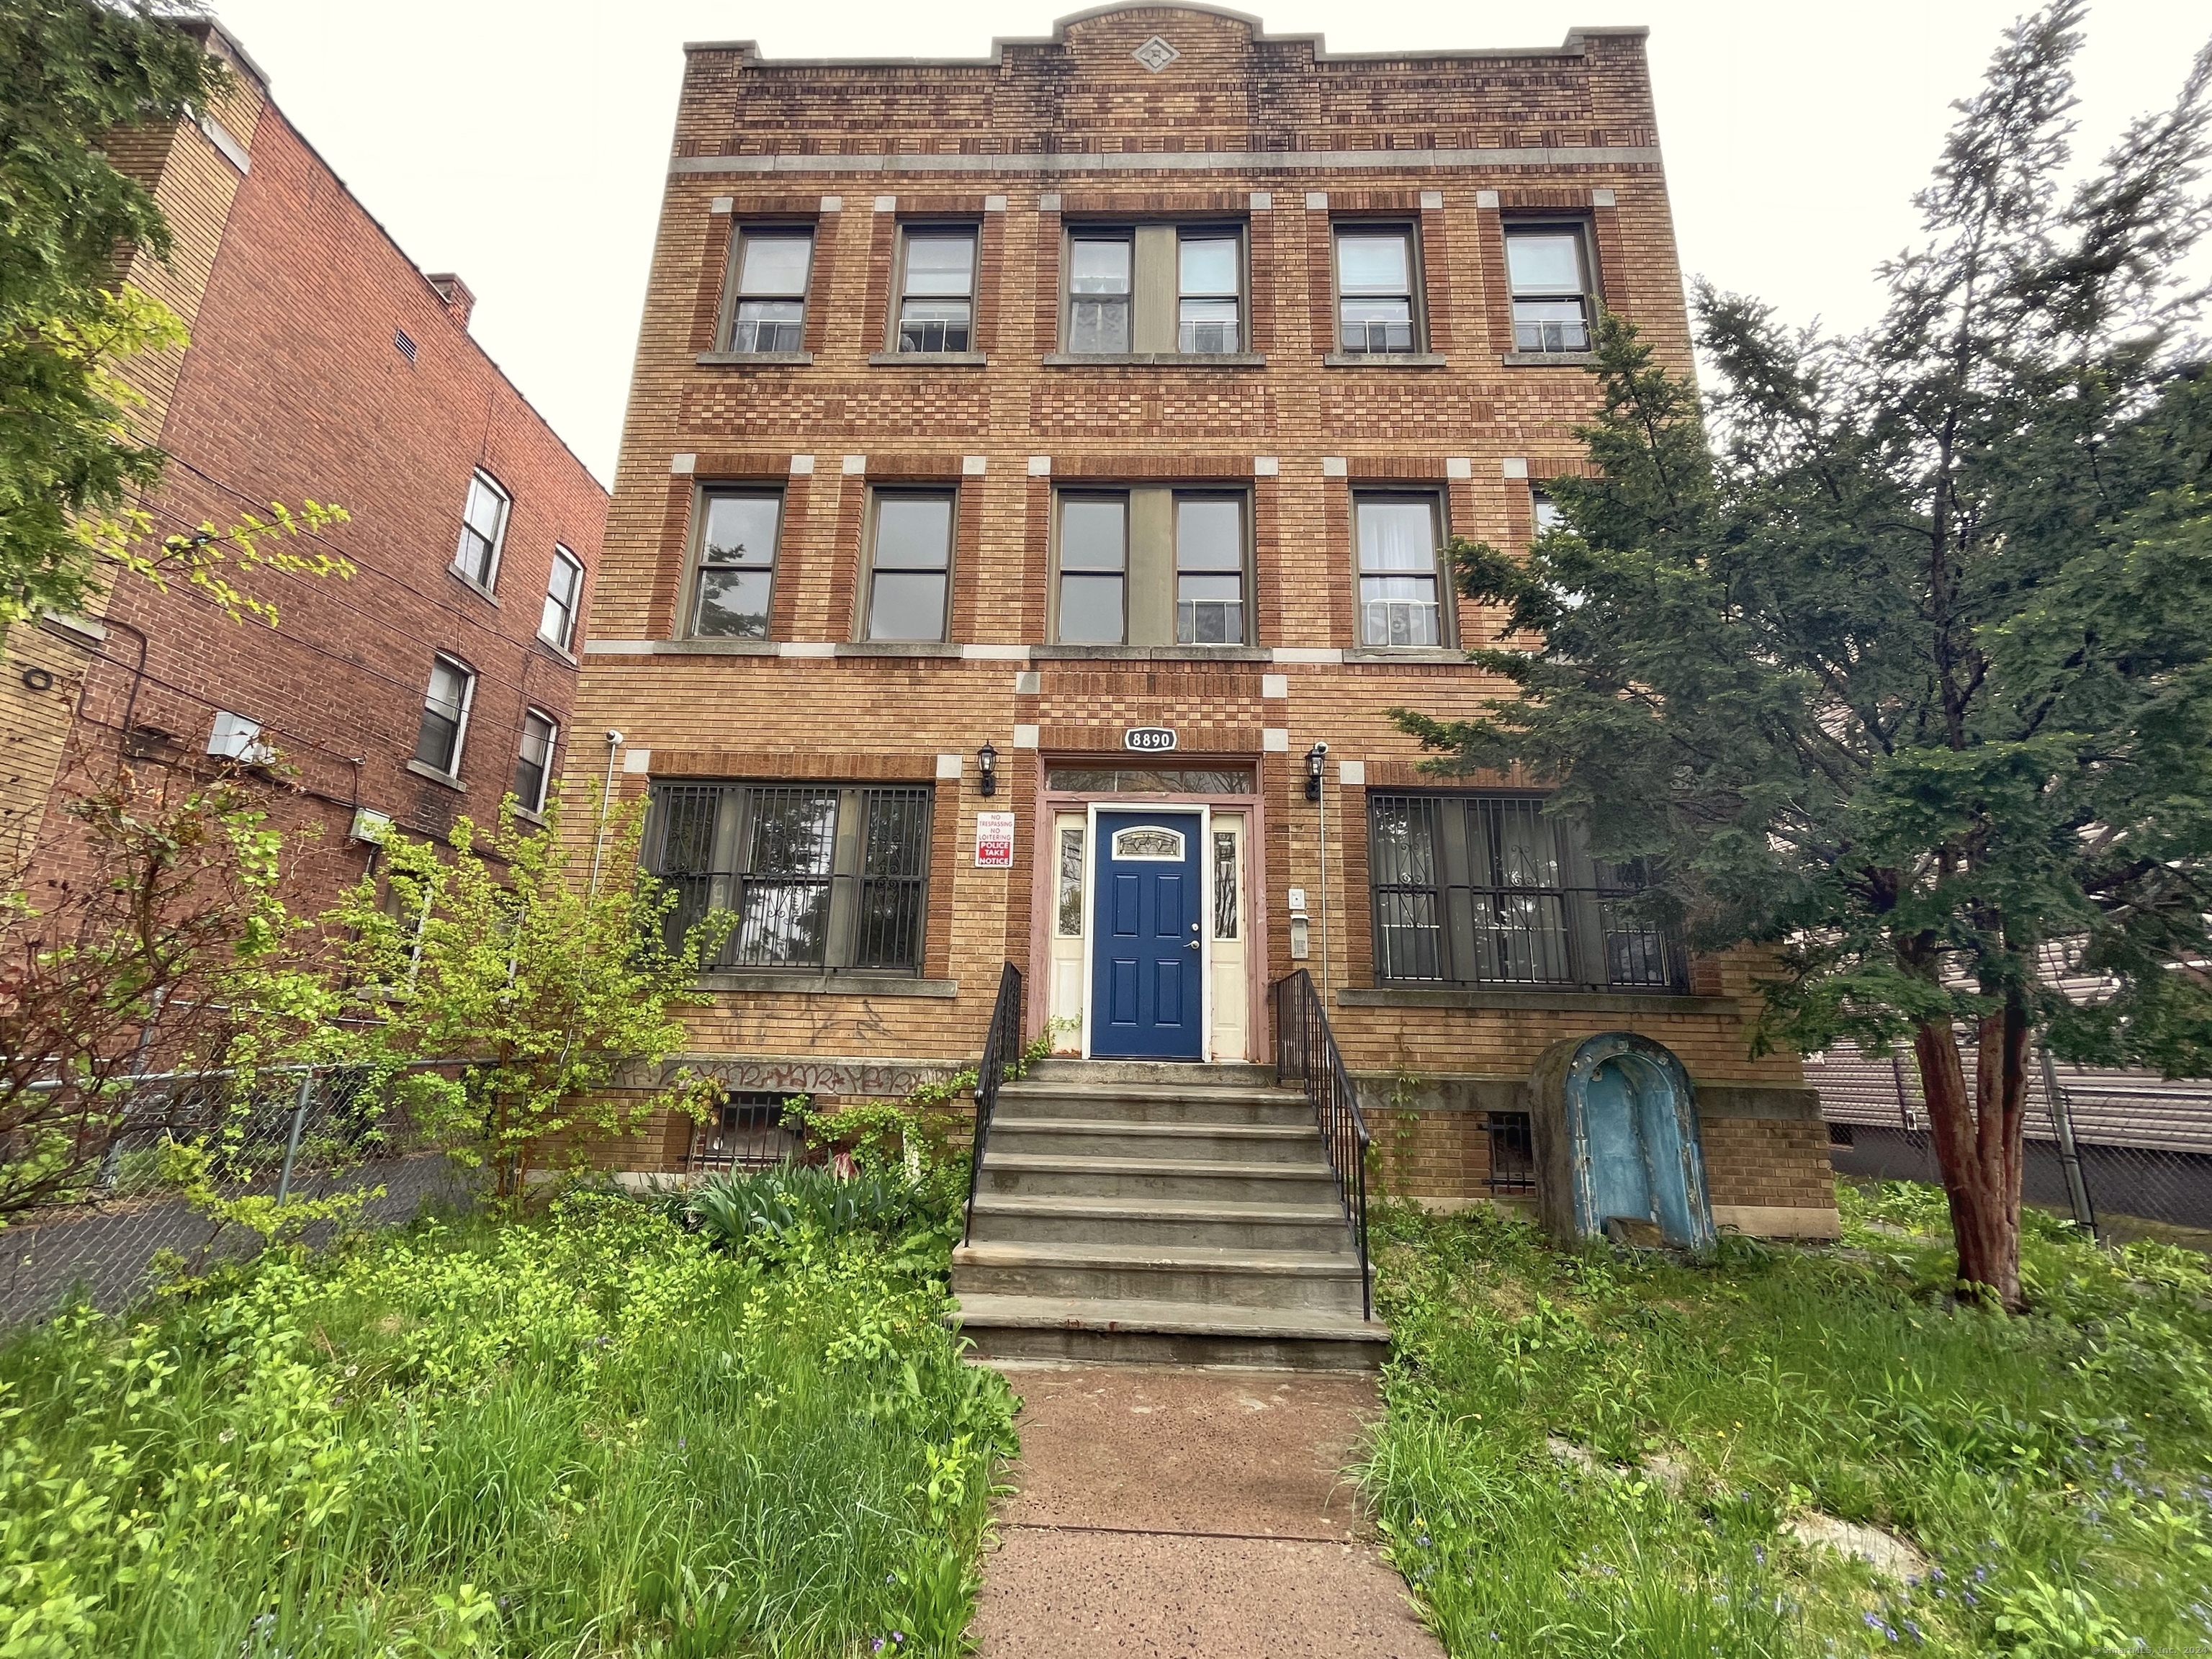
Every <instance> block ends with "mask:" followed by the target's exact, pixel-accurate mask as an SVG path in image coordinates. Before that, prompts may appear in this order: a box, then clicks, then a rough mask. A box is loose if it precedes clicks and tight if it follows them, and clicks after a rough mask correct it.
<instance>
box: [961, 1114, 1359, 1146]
mask: <svg viewBox="0 0 2212 1659" xmlns="http://www.w3.org/2000/svg"><path fill="white" fill-rule="evenodd" d="M1001 1129H1020V1130H1031V1129H1034V1130H1036V1131H1038V1132H1040V1133H1051V1134H1060V1135H1068V1134H1074V1135H1148V1136H1157V1137H1158V1138H1159V1139H1162V1140H1310V1141H1312V1142H1313V1143H1314V1145H1315V1146H1320V1145H1321V1135H1320V1132H1319V1131H1317V1130H1316V1128H1315V1127H1314V1126H1313V1125H1312V1124H1310V1123H1294V1124H1275V1123H1152V1122H1138V1123H1132V1122H1129V1121H1127V1120H1125V1119H1122V1118H1110V1117H1109V1118H1100V1117H1009V1116H994V1118H992V1120H991V1133H993V1134H996V1133H999V1131H1000V1130H1001Z"/></svg>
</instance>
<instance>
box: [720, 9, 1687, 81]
mask: <svg viewBox="0 0 2212 1659" xmlns="http://www.w3.org/2000/svg"><path fill="white" fill-rule="evenodd" d="M1118 11H1194V12H1203V13H1205V14H1206V15H1208V16H1212V17H1226V18H1229V19H1230V20H1231V21H1235V22H1238V23H1244V24H1248V25H1249V26H1250V27H1251V30H1252V38H1253V40H1255V41H1266V42H1267V44H1269V45H1271V46H1294V45H1297V43H1299V42H1301V41H1303V42H1304V43H1306V44H1307V45H1310V46H1312V47H1313V55H1314V61H1315V62H1316V63H1320V64H1373V63H1391V62H1398V61H1402V60H1403V59H1406V58H1430V59H1438V60H1445V61H1452V60H1462V61H1463V60H1467V59H1471V58H1478V59H1479V58H1579V57H1582V56H1583V41H1584V40H1588V39H1590V38H1592V37H1594V36H1601V35H1616V36H1627V37H1630V38H1632V39H1636V40H1642V39H1644V38H1645V37H1646V36H1648V35H1650V33H1651V31H1650V28H1649V27H1646V26H1644V24H1641V23H1632V24H1623V25H1619V26H1614V27H1584V26H1583V25H1581V24H1576V25H1574V26H1572V27H1570V28H1569V29H1568V30H1567V35H1566V39H1565V40H1563V41H1561V42H1560V43H1559V45H1558V46H1461V47H1438V48H1436V49H1433V50H1429V51H1415V52H1330V51H1328V49H1327V47H1326V46H1325V44H1324V43H1325V41H1326V39H1327V37H1326V36H1324V35H1322V34H1319V33H1313V34H1270V33H1267V29H1266V27H1265V25H1264V24H1263V23H1262V22H1261V20H1260V19H1259V18H1257V17H1255V16H1253V15H1251V14H1250V13H1249V12H1243V11H1234V10H1231V9H1230V8H1229V7H1227V6H1212V5H1207V4H1205V3H1203V0H1109V3H1108V4H1105V5H1103V6H1092V7H1090V8H1089V9H1086V10H1083V11H1076V12H1070V13H1069V14H1068V15H1066V16H1065V17H1060V18H1056V19H1054V21H1053V26H1052V33H1050V34H1000V35H994V36H993V37H992V38H991V50H990V52H989V53H988V54H987V56H985V57H981V58H765V57H763V56H762V55H761V49H760V43H759V42H758V41H757V40H687V41H685V42H684V52H686V53H690V52H736V53H738V55H739V56H740V57H742V58H744V59H745V60H746V61H747V62H748V63H751V64H759V65H760V66H761V67H762V68H763V69H990V68H994V67H996V66H997V65H998V64H1000V63H1002V62H1003V61H1004V60H1005V58H1006V51H1007V49H1008V48H1009V47H1012V46H1063V45H1065V44H1066V40H1067V27H1068V25H1069V24H1071V23H1081V22H1087V21H1089V20H1091V18H1094V17H1105V16H1109V15H1112V14H1113V13H1115V12H1118Z"/></svg>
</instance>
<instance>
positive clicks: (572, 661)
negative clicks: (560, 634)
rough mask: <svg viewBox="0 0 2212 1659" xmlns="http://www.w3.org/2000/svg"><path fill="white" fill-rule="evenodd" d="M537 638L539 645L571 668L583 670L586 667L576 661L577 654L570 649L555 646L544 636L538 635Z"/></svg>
mask: <svg viewBox="0 0 2212 1659" xmlns="http://www.w3.org/2000/svg"><path fill="white" fill-rule="evenodd" d="M537 637H538V644H540V645H542V646H544V647H545V648H546V649H547V650H548V651H550V652H551V653H553V654H554V655H555V656H556V657H558V658H560V659H561V660H562V662H565V663H567V664H568V666H569V667H571V668H581V667H582V666H583V664H582V663H580V662H579V661H577V660H576V653H574V652H573V651H571V650H569V649H568V647H566V646H564V645H556V644H554V643H553V641H550V640H549V639H547V638H546V637H545V636H544V635H543V634H540V635H538V636H537Z"/></svg>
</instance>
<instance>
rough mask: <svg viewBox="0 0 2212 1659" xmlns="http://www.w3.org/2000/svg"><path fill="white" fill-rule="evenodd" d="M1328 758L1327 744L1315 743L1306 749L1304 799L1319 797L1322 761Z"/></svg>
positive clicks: (1316, 798)
mask: <svg viewBox="0 0 2212 1659" xmlns="http://www.w3.org/2000/svg"><path fill="white" fill-rule="evenodd" d="M1327 759H1328V744H1325V743H1317V744H1315V745H1314V746H1313V747H1312V748H1310V749H1309V750H1306V799H1308V800H1319V799H1321V770H1322V763H1323V762H1324V761H1326V760H1327Z"/></svg>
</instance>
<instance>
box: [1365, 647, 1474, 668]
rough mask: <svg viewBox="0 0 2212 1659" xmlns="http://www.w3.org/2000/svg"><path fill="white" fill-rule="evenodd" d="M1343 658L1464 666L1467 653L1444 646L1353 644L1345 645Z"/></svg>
mask: <svg viewBox="0 0 2212 1659" xmlns="http://www.w3.org/2000/svg"><path fill="white" fill-rule="evenodd" d="M1344 659H1345V661H1346V662H1401V663H1407V662H1451V663H1458V664H1459V665H1462V667H1464V666H1465V665H1466V663H1467V653H1466V652H1464V651H1454V650H1452V649H1450V648H1449V647H1445V646H1427V645H1401V646H1395V647H1394V646H1388V645H1354V646H1346V647H1345V652H1344Z"/></svg>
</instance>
